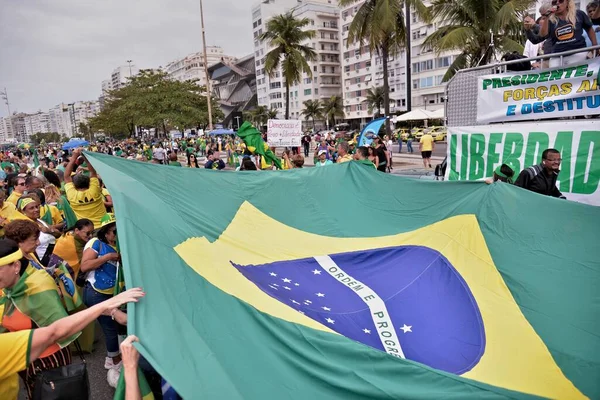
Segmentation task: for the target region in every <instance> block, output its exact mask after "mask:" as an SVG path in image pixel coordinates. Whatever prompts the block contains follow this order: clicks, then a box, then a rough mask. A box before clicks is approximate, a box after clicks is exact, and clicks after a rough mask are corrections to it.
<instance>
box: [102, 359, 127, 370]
mask: <svg viewBox="0 0 600 400" xmlns="http://www.w3.org/2000/svg"><path fill="white" fill-rule="evenodd" d="M122 363H123V361H119V363H118V364H116V365H115V363H114V361H113V359H112V357H106V358H105V359H104V369H112V368H115V367H117V366H118V367H119V368H121V364H122Z"/></svg>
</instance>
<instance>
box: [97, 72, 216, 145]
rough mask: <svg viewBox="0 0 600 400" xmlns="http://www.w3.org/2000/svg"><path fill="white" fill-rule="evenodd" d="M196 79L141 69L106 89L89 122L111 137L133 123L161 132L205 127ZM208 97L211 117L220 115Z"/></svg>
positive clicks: (129, 132)
mask: <svg viewBox="0 0 600 400" xmlns="http://www.w3.org/2000/svg"><path fill="white" fill-rule="evenodd" d="M196 82H197V81H186V82H180V81H175V80H171V79H169V78H168V77H167V74H166V73H165V72H162V71H155V70H141V71H140V73H139V74H138V75H137V76H134V77H132V78H131V79H130V80H129V82H128V84H127V85H126V86H124V87H122V88H119V89H116V90H112V91H110V92H109V93H108V95H107V98H106V102H105V105H104V108H103V109H102V111H101V112H100V114H98V115H97V116H96V117H94V118H92V119H91V120H90V121H89V125H90V126H91V127H92V129H93V130H94V131H99V130H101V131H103V132H104V133H105V134H109V135H112V136H114V137H126V136H128V135H133V134H134V133H135V126H138V127H144V128H155V129H156V131H157V132H158V131H162V132H163V133H164V134H167V133H168V131H169V130H171V129H178V130H181V131H183V130H185V129H187V128H197V127H206V125H207V124H208V107H207V102H206V92H205V88H204V87H200V86H198V84H197V83H196ZM212 101H213V103H212V104H213V118H214V119H215V120H219V119H222V118H223V112H222V111H221V110H220V108H219V106H218V103H217V102H216V101H215V100H214V99H213V100H212Z"/></svg>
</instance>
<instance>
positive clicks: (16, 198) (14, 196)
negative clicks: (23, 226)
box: [6, 190, 23, 206]
mask: <svg viewBox="0 0 600 400" xmlns="http://www.w3.org/2000/svg"><path fill="white" fill-rule="evenodd" d="M21 196H23V193H18V192H17V191H16V190H13V191H12V193H11V194H10V196H8V199H6V201H8V202H9V203H12V204H13V205H15V206H16V205H17V202H18V201H19V199H20V198H21Z"/></svg>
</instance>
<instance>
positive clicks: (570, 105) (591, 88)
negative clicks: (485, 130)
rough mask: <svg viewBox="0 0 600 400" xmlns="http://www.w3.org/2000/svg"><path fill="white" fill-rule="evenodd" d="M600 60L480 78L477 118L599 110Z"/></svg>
mask: <svg viewBox="0 0 600 400" xmlns="http://www.w3.org/2000/svg"><path fill="white" fill-rule="evenodd" d="M599 70H600V60H598V59H593V60H590V61H589V63H585V64H580V65H573V66H565V67H560V68H553V69H547V70H540V71H526V72H511V73H505V74H496V75H483V76H481V77H479V78H478V85H479V86H478V87H479V89H478V93H477V97H478V98H477V122H478V123H489V122H510V121H520V120H540V119H548V118H559V117H571V116H575V115H594V114H600V92H599V91H598V80H599V75H598V71H599Z"/></svg>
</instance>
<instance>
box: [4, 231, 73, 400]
mask: <svg viewBox="0 0 600 400" xmlns="http://www.w3.org/2000/svg"><path fill="white" fill-rule="evenodd" d="M17 222H23V223H30V222H28V221H15V222H13V223H17ZM9 227H10V224H9V225H8V226H7V230H9ZM0 289H1V290H0V293H2V295H0V336H1V335H3V334H5V333H7V332H19V331H23V330H29V329H35V328H38V327H39V328H41V327H45V326H49V325H50V324H52V323H53V322H56V321H57V320H59V319H61V318H64V317H66V316H67V312H66V310H65V308H64V307H63V304H62V301H61V298H60V295H59V292H58V291H57V290H56V284H55V282H54V279H52V277H51V276H50V275H49V274H48V273H46V271H44V270H39V269H36V268H34V267H32V266H31V265H30V263H29V262H28V260H27V259H26V258H24V255H23V252H22V250H21V249H20V246H19V245H18V244H17V242H15V241H13V240H11V239H3V240H0ZM34 321H35V322H34ZM76 338H77V335H75V336H71V337H69V338H66V339H65V340H62V341H60V342H57V343H54V344H53V345H51V346H50V347H49V348H48V349H47V350H46V351H44V352H43V353H42V354H41V355H40V360H38V361H37V362H35V363H32V364H31V365H30V366H29V368H27V370H25V371H23V372H21V373H20V375H21V377H22V378H23V381H24V382H25V387H26V390H27V394H28V397H29V398H32V397H31V395H32V391H33V386H34V381H35V376H36V374H37V373H39V372H40V371H46V370H48V369H53V368H57V367H60V366H64V365H68V364H70V363H71V353H70V351H69V349H68V347H67V346H68V345H69V344H70V343H71V342H72V341H73V340H75V339H76Z"/></svg>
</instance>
